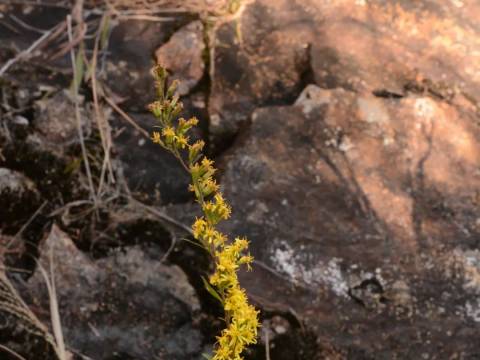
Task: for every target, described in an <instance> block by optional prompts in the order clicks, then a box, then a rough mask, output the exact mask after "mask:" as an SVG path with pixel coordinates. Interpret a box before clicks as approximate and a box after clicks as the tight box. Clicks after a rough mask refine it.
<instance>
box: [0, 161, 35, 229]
mask: <svg viewBox="0 0 480 360" xmlns="http://www.w3.org/2000/svg"><path fill="white" fill-rule="evenodd" d="M0 203H1V204H2V205H1V206H0V229H1V230H2V232H4V233H6V234H9V233H10V234H12V235H13V234H15V233H16V232H17V231H18V230H20V228H21V226H22V225H24V224H25V223H26V222H27V221H28V219H29V217H30V216H31V214H32V213H34V212H35V210H36V208H37V207H38V206H39V205H40V194H39V192H38V190H37V187H36V186H35V184H34V183H33V181H32V180H30V179H29V178H27V177H26V176H25V175H23V174H21V173H19V172H17V171H13V170H10V169H6V168H2V167H0Z"/></svg>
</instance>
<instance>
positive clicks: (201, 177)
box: [149, 66, 260, 360]
mask: <svg viewBox="0 0 480 360" xmlns="http://www.w3.org/2000/svg"><path fill="white" fill-rule="evenodd" d="M152 74H153V76H154V78H155V87H156V90H157V101H155V102H153V103H152V104H150V105H149V109H150V111H151V112H152V113H153V115H154V116H155V117H156V118H157V120H158V126H157V127H156V128H158V131H153V134H152V140H153V142H154V143H155V144H158V145H160V146H161V147H163V148H164V149H166V150H168V151H169V152H171V153H172V154H173V155H174V156H175V157H176V158H177V159H178V160H179V161H180V163H181V164H182V166H183V167H184V168H185V170H186V171H187V172H188V173H189V174H190V176H191V180H192V182H191V184H190V186H189V189H190V191H192V192H193V193H194V194H195V198H196V200H197V202H198V203H199V205H200V207H201V209H202V212H203V216H201V217H199V218H197V219H196V221H195V223H194V224H193V225H192V231H193V236H194V237H195V239H196V240H197V241H198V242H199V243H200V244H201V246H202V247H204V248H205V250H206V251H207V252H208V253H209V254H210V256H211V258H212V260H213V261H214V263H215V270H214V272H213V274H211V275H210V277H209V279H208V282H207V281H205V286H206V288H207V290H208V292H209V293H210V294H211V295H212V296H214V297H215V298H216V299H218V300H219V301H220V302H221V304H222V306H223V309H224V313H225V318H224V320H225V324H226V327H225V328H224V329H223V330H222V332H221V334H220V336H218V337H217V343H216V345H215V349H214V354H213V357H212V360H241V359H243V358H242V355H241V354H242V352H243V350H244V349H245V348H246V346H248V345H250V344H254V343H256V341H257V330H258V327H259V326H260V324H259V321H258V311H257V310H256V309H255V308H254V307H253V306H252V305H251V304H249V302H248V298H247V294H246V292H245V290H244V289H243V288H242V287H241V286H240V284H239V281H238V275H237V272H238V270H239V268H240V267H241V266H242V265H244V266H246V267H247V269H248V270H251V267H250V264H251V263H252V261H253V258H252V257H251V256H250V254H249V253H248V241H247V240H246V239H244V238H236V239H234V240H233V241H230V240H229V239H228V238H227V236H226V235H225V234H222V233H221V232H220V231H219V230H218V229H217V225H218V224H219V223H220V222H221V221H224V220H227V219H228V218H229V217H230V213H231V208H230V206H229V205H228V204H227V202H226V201H225V199H224V198H223V196H222V193H221V192H220V189H219V186H218V184H217V182H216V181H215V179H214V174H215V172H216V169H215V167H214V165H213V161H212V160H210V159H208V158H207V157H206V156H204V155H203V153H202V150H203V148H204V146H205V143H204V142H203V141H202V140H199V141H196V142H191V141H190V138H189V136H188V132H189V130H190V129H191V128H192V127H194V126H196V125H197V124H198V120H197V119H196V118H194V117H193V118H191V119H189V120H185V119H184V118H181V117H179V115H180V113H181V112H182V110H183V106H182V103H181V102H180V101H179V98H178V96H177V95H175V90H176V87H177V85H178V82H177V81H173V82H172V83H171V85H170V86H167V72H166V70H165V69H164V68H162V67H161V66H156V67H155V68H154V69H153V70H152Z"/></svg>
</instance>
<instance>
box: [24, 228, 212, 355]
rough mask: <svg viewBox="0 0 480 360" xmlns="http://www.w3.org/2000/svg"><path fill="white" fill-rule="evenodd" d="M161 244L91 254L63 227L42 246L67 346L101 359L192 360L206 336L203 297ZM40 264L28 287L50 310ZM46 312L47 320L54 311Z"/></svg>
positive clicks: (41, 305)
mask: <svg viewBox="0 0 480 360" xmlns="http://www.w3.org/2000/svg"><path fill="white" fill-rule="evenodd" d="M161 256H162V254H161V253H159V252H158V251H156V250H155V248H154V247H150V248H148V249H142V248H140V247H131V248H127V249H125V251H115V252H113V253H112V254H111V255H110V256H108V257H106V258H104V259H101V260H97V261H92V260H90V259H89V258H88V257H87V256H86V255H84V254H83V253H81V252H79V251H78V250H77V249H76V247H75V245H74V244H73V242H72V241H71V240H70V239H69V238H68V237H67V236H66V234H64V233H63V232H61V231H60V230H59V229H58V228H57V227H55V226H54V227H53V229H52V232H51V233H50V235H49V237H48V238H47V239H46V241H45V243H44V244H43V246H42V248H41V258H40V264H41V265H42V266H43V267H44V268H46V269H49V268H50V266H53V269H54V270H53V272H54V276H55V283H56V288H57V297H58V303H59V304H60V314H61V321H62V326H63V331H64V334H65V339H66V343H67V345H68V347H70V348H72V349H74V350H75V351H76V352H78V353H81V354H84V355H87V356H90V357H94V358H95V359H99V360H100V359H109V358H113V357H114V356H115V354H117V355H118V354H122V356H123V358H129V357H131V358H135V359H152V358H154V357H158V358H168V359H179V360H181V359H185V360H187V359H192V358H197V357H199V356H200V352H201V350H202V346H203V344H202V343H203V336H202V334H201V332H200V330H199V329H197V328H196V327H195V326H194V325H193V323H192V322H193V321H194V319H195V314H196V313H197V312H198V310H199V302H198V299H197V297H196V295H195V291H194V289H193V288H192V287H191V286H190V284H189V283H188V281H187V278H186V276H185V274H184V273H183V272H182V271H181V270H180V268H178V267H176V266H166V265H163V264H162V263H161V262H160V261H159V260H160V258H161ZM44 282H45V280H44V278H43V277H42V275H41V273H40V272H39V271H37V272H36V273H35V274H34V276H33V277H32V278H31V279H30V280H29V283H28V289H29V291H30V292H31V294H32V295H33V294H34V295H35V296H34V297H33V301H34V303H35V304H36V308H37V309H43V311H45V310H46V309H48V296H47V294H46V293H45V290H44V289H45V283H44ZM39 316H40V317H41V318H43V319H45V320H46V321H48V312H47V313H45V312H42V313H41V314H39Z"/></svg>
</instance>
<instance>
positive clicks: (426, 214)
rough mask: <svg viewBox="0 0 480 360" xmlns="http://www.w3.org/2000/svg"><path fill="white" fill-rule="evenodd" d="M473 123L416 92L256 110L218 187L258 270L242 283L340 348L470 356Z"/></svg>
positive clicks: (477, 221) (474, 291)
mask: <svg viewBox="0 0 480 360" xmlns="http://www.w3.org/2000/svg"><path fill="white" fill-rule="evenodd" d="M474 119H475V117H474V114H472V113H468V112H465V111H462V109H460V108H458V107H457V106H455V105H452V104H450V103H448V102H445V101H442V100H438V99H435V98H433V97H429V96H426V95H418V94H408V95H407V96H405V97H402V98H397V99H389V98H381V97H376V96H373V95H371V94H368V93H361V94H359V93H355V92H352V91H347V90H344V89H341V88H339V89H334V90H325V89H321V88H319V87H317V86H314V85H310V86H308V87H307V88H306V89H305V91H304V93H302V95H301V96H300V98H299V99H298V100H297V102H296V103H295V105H293V106H286V107H285V106H282V107H267V108H262V109H258V110H256V111H255V112H254V113H253V115H252V124H251V127H250V128H249V130H248V132H247V133H246V134H244V137H243V139H242V141H239V142H238V144H237V145H236V146H235V148H234V150H233V152H232V154H231V155H229V156H228V157H227V158H225V159H224V160H225V163H226V170H225V174H224V176H223V178H222V183H223V186H224V187H225V193H226V196H227V197H228V198H229V199H230V200H231V201H232V203H233V208H234V209H235V210H236V211H235V212H234V220H233V223H232V225H231V228H230V229H229V230H230V231H232V232H234V233H235V234H245V233H246V234H247V235H248V236H249V238H250V239H251V240H252V248H253V251H254V255H255V256H256V258H257V260H259V261H261V262H263V264H262V266H260V265H259V266H257V268H256V271H257V272H256V273H255V272H254V273H255V275H248V274H247V275H246V278H245V282H246V284H247V286H248V287H249V289H251V291H252V293H253V294H254V296H259V298H260V299H263V301H265V304H267V305H272V304H277V305H278V304H281V306H284V307H286V308H288V307H292V308H293V309H295V311H296V312H297V313H298V314H300V317H302V319H304V320H305V321H306V322H307V323H308V324H309V325H311V326H313V327H315V328H317V329H318V331H319V333H326V334H328V335H327V339H328V340H326V341H327V343H333V344H335V346H338V347H339V348H340V349H342V351H347V352H350V351H357V350H359V349H361V350H362V351H365V352H366V353H367V354H371V355H372V356H373V355H374V354H389V353H390V352H393V353H397V354H401V355H402V356H405V354H406V351H409V350H408V349H407V348H405V347H406V346H407V343H408V342H409V341H411V343H410V345H411V346H414V347H415V348H416V349H417V350H418V351H425V352H426V353H427V354H435V353H436V352H437V351H440V353H442V354H453V353H454V352H455V351H460V350H463V351H466V352H467V353H468V352H470V351H473V349H474V348H475V346H476V345H474V344H472V343H471V342H470V341H469V339H468V337H469V336H470V335H471V333H472V332H474V331H476V330H475V329H478V325H477V321H478V319H479V316H478V314H479V312H478V303H477V302H476V300H475V299H476V297H477V295H478V292H479V291H480V287H478V286H477V280H478V279H477V276H478V271H479V270H480V269H479V264H480V263H479V261H478V259H479V256H480V255H479V254H480V252H478V250H477V247H478V238H479V236H480V217H479V212H478V201H479V199H478V191H479V189H480V173H479V171H478V161H477V159H478V158H479V157H478V156H479V152H480V142H479V140H480V131H479V129H478V128H477V126H476V124H475V122H474ZM265 265H267V266H268V268H269V269H270V271H267V270H265V269H266V268H267V266H265ZM272 270H275V271H276V273H275V274H274V273H273V271H272ZM259 274H262V275H259ZM279 277H283V281H279ZM285 280H287V281H285ZM266 289H267V290H266ZM382 324H383V325H382ZM418 324H423V325H422V326H425V330H419V329H418ZM379 326H384V328H382V331H381V332H379V331H378V328H379ZM458 327H462V331H464V333H460V335H458V333H457V336H456V337H452V335H451V334H453V333H454V332H455V331H458ZM341 329H343V330H341ZM455 329H457V330H455ZM422 331H424V332H422ZM399 332H401V333H404V334H409V335H408V336H412V337H414V336H419V337H420V338H421V339H422V341H417V340H412V339H410V340H407V339H409V338H408V337H405V338H403V339H398V333H399ZM340 333H341V334H342V335H341V336H339V335H338V334H340ZM449 334H450V335H449ZM469 334H470V335H469ZM373 337H378V338H380V339H382V342H381V344H376V343H373ZM439 342H442V343H445V346H446V347H445V348H443V349H442V350H435V349H437V348H436V346H437V345H434V344H438V343H439ZM412 344H413V345H412ZM398 346H399V347H398ZM355 349H357V350H355ZM382 356H383V355H382Z"/></svg>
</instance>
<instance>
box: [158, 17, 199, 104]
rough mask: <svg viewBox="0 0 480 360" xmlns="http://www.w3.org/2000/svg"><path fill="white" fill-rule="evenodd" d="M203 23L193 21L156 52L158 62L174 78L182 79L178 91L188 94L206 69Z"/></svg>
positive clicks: (180, 93)
mask: <svg viewBox="0 0 480 360" xmlns="http://www.w3.org/2000/svg"><path fill="white" fill-rule="evenodd" d="M203 31H204V30H203V24H202V22H201V21H199V20H197V21H193V22H191V23H190V24H188V25H186V26H184V27H182V28H181V29H180V30H178V31H177V32H176V33H175V34H173V36H172V37H171V38H170V40H169V41H168V42H167V43H166V44H164V45H162V46H161V47H160V48H159V49H158V50H157V51H156V52H155V56H156V58H157V63H158V64H161V65H162V66H164V67H165V68H166V69H167V70H168V72H169V73H170V75H171V78H172V79H178V80H179V81H180V84H179V87H178V88H177V93H178V94H179V95H186V94H188V93H189V92H190V91H191V90H192V89H193V88H194V87H195V86H196V85H197V84H198V82H199V81H200V79H201V78H202V77H203V72H204V70H205V63H204V60H203V59H204V57H205V54H204V51H205V43H204V39H203V36H204V35H203Z"/></svg>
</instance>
